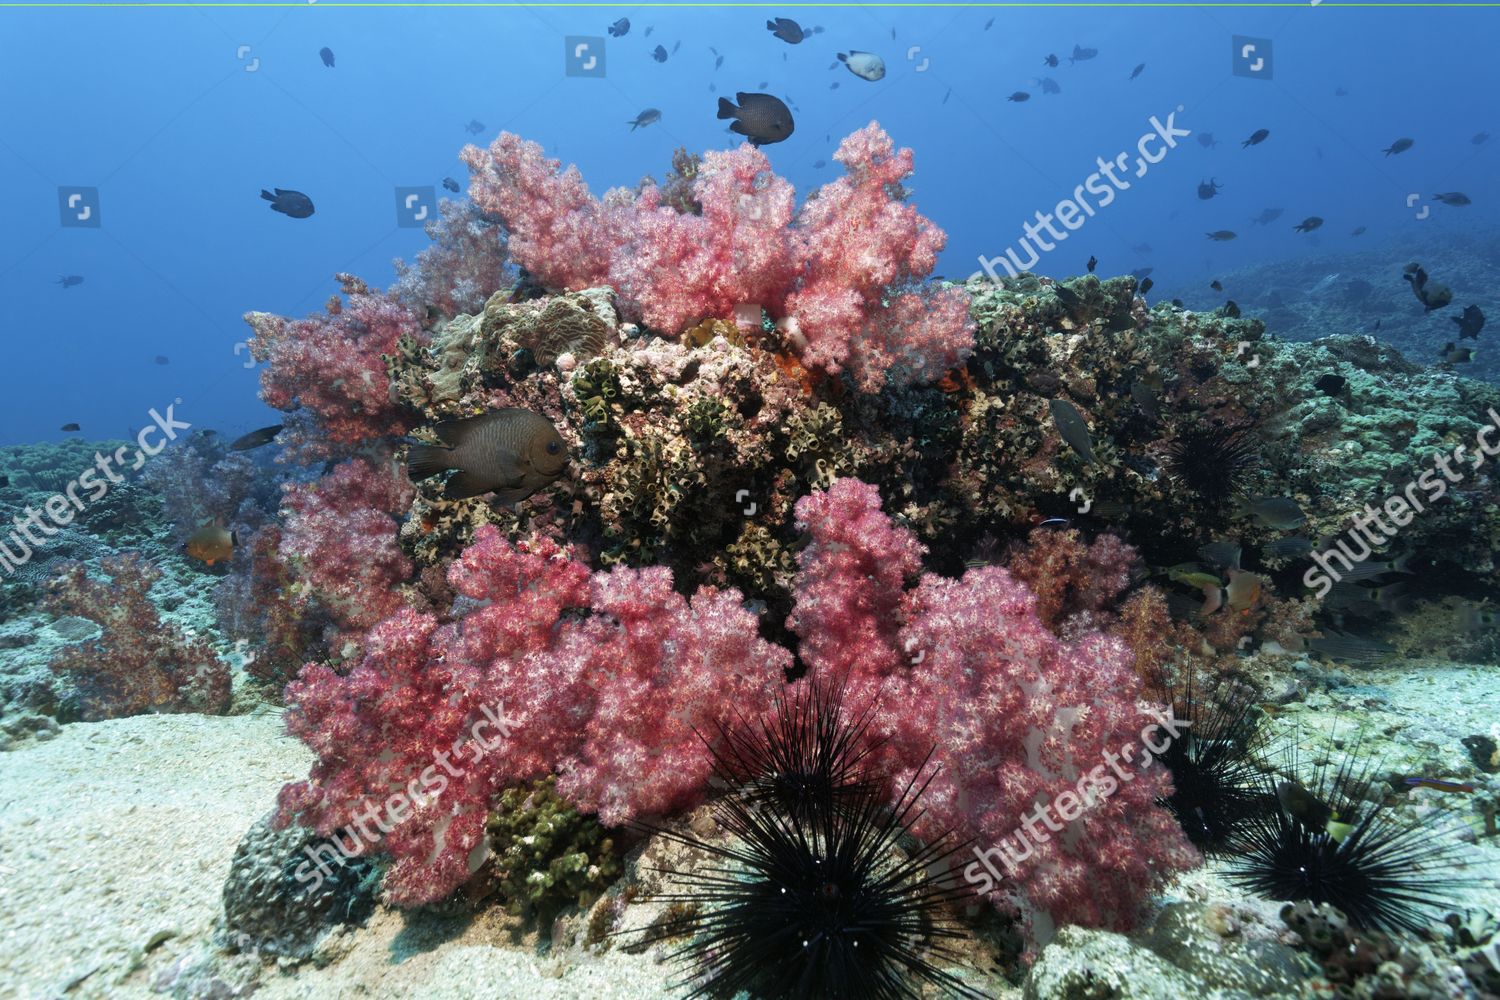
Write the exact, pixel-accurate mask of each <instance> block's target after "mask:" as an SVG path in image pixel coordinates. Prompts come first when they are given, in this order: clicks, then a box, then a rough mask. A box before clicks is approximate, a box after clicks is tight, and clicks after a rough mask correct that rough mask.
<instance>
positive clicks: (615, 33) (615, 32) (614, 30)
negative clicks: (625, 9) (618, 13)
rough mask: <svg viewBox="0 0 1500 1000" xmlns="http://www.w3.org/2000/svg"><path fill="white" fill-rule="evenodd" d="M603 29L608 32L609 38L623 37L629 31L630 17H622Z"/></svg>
mask: <svg viewBox="0 0 1500 1000" xmlns="http://www.w3.org/2000/svg"><path fill="white" fill-rule="evenodd" d="M604 30H605V31H608V32H609V34H610V37H611V38H624V37H625V36H626V34H628V33H629V32H630V18H628V17H622V18H620V19H619V20H618V21H616V22H615V23H614V24H611V25H610V26H609V27H608V28H605V29H604Z"/></svg>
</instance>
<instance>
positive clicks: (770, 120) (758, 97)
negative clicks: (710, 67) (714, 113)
mask: <svg viewBox="0 0 1500 1000" xmlns="http://www.w3.org/2000/svg"><path fill="white" fill-rule="evenodd" d="M734 99H735V100H736V101H738V102H739V107H735V106H734V104H732V103H730V101H729V99H728V98H727V97H721V98H719V115H718V117H719V118H721V119H724V118H732V119H734V124H733V125H730V126H729V131H731V132H735V133H737V134H739V135H742V136H744V137H745V138H747V139H749V140H750V145H752V146H755V147H757V148H759V147H760V146H764V145H767V144H769V143H773V142H781V141H782V140H784V139H786V138H787V137H788V136H790V135H791V134H792V133H793V132H795V131H796V129H797V125H796V123H795V122H794V121H793V120H792V112H791V109H789V108H788V107H787V106H786V104H785V103H784V102H783V101H782V100H781V99H780V98H779V97H773V96H772V95H770V94H747V93H745V92H744V91H740V92H739V93H737V94H735V95H734Z"/></svg>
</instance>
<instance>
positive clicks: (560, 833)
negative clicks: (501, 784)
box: [485, 774, 624, 927]
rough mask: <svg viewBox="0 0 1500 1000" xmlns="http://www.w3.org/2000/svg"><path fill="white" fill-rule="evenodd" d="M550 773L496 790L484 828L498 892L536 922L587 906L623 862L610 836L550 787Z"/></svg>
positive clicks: (553, 779)
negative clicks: (571, 907)
mask: <svg viewBox="0 0 1500 1000" xmlns="http://www.w3.org/2000/svg"><path fill="white" fill-rule="evenodd" d="M556 785H557V778H556V777H555V776H553V775H550V774H549V775H548V776H547V777H545V778H543V779H541V780H540V781H534V782H529V783H527V784H525V785H518V786H516V787H514V788H507V789H506V790H505V791H503V792H501V793H500V797H499V799H498V800H497V801H496V803H495V814H494V815H493V816H491V817H490V820H489V822H488V823H487V824H486V827H485V831H486V834H487V836H488V844H489V851H490V855H491V856H492V857H493V858H494V862H493V864H494V872H495V877H496V879H497V881H498V882H499V888H500V892H501V894H502V895H504V897H505V899H506V902H507V904H508V906H509V907H510V908H511V910H512V911H513V912H515V913H522V912H529V913H535V914H536V916H537V921H538V923H539V924H541V925H542V926H544V927H546V926H550V924H551V919H550V916H551V915H552V914H553V913H555V912H556V911H557V910H559V909H561V908H562V907H565V906H572V905H577V906H587V905H588V904H589V903H591V902H592V901H593V899H594V898H595V897H597V896H598V894H599V893H600V892H601V891H603V890H604V889H605V888H606V887H608V885H609V884H610V883H611V882H613V881H614V880H615V879H617V878H619V876H620V873H621V872H622V871H623V870H624V866H623V864H622V863H621V860H620V854H619V851H618V849H617V848H616V847H615V843H614V840H613V839H612V838H611V837H610V835H609V833H608V831H606V830H605V829H604V827H602V826H600V825H599V822H598V821H597V820H595V819H593V818H592V817H587V816H580V815H579V814H578V811H577V810H576V809H574V808H572V807H571V806H569V805H568V804H567V802H565V801H563V799H562V798H561V797H560V796H559V795H558V794H557V791H556Z"/></svg>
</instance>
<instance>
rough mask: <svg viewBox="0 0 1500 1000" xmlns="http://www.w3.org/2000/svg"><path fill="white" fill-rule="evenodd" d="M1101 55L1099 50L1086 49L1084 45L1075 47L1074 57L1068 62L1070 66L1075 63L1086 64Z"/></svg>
mask: <svg viewBox="0 0 1500 1000" xmlns="http://www.w3.org/2000/svg"><path fill="white" fill-rule="evenodd" d="M1098 54H1099V50H1098V49H1086V48H1084V47H1083V46H1082V45H1074V46H1073V57H1072V58H1071V59H1069V60H1068V63H1069V65H1071V64H1073V63H1079V62H1086V61H1088V60H1089V59H1092V58H1094V57H1095V56H1097V55H1098Z"/></svg>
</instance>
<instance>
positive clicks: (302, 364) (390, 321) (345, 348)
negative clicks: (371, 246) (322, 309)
mask: <svg viewBox="0 0 1500 1000" xmlns="http://www.w3.org/2000/svg"><path fill="white" fill-rule="evenodd" d="M338 279H339V282H340V284H341V285H342V287H343V291H344V294H345V296H347V298H348V301H347V302H346V303H340V302H339V300H338V299H337V298H335V299H334V300H333V301H332V302H331V303H330V305H329V309H328V311H327V313H326V314H325V315H322V316H311V317H308V318H307V319H299V320H292V319H286V318H285V317H282V316H274V315H272V314H270V313H261V312H252V313H246V314H245V322H247V323H249V324H250V328H251V329H252V330H254V331H255V336H254V337H252V338H251V340H250V354H251V356H252V357H253V358H255V360H257V361H265V362H269V366H268V367H267V368H266V370H265V371H263V372H261V377H260V388H261V398H262V399H263V400H265V402H266V404H267V405H269V406H273V407H275V408H276V409H278V410H289V411H290V410H298V409H300V410H302V411H304V412H305V413H306V414H307V415H309V416H311V417H312V420H313V422H314V424H315V427H316V433H315V434H308V433H296V434H283V435H282V444H283V446H285V447H288V448H289V449H290V450H292V451H294V452H296V453H297V454H298V455H300V456H301V457H303V458H305V459H316V458H326V457H329V456H330V455H333V454H336V453H337V451H338V447H337V446H349V445H354V444H358V443H360V442H363V441H368V440H370V439H372V438H378V437H382V436H385V435H389V434H403V433H405V432H406V430H407V423H406V419H405V417H404V416H403V415H402V413H401V410H400V408H399V407H397V406H396V405H395V404H394V403H392V402H391V398H390V380H389V378H388V377H387V376H386V368H385V361H384V360H383V359H382V357H381V355H384V354H394V353H395V351H396V342H397V341H398V340H399V339H400V338H401V336H402V335H403V334H410V335H411V336H413V337H421V336H423V334H422V329H421V326H420V325H419V324H418V322H417V319H416V317H415V316H413V315H412V314H411V313H410V312H409V311H408V310H407V309H406V308H405V307H404V306H402V305H401V304H400V303H398V302H397V301H396V300H395V299H392V298H389V297H387V296H385V295H381V294H380V293H378V292H375V291H372V290H370V289H369V288H367V287H366V286H365V284H364V283H363V282H362V281H360V280H359V279H358V278H356V277H354V276H352V275H348V274H340V275H339V276H338ZM289 437H290V438H291V439H292V440H288V438H289Z"/></svg>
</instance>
